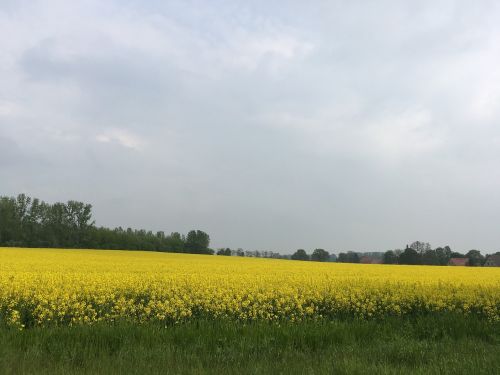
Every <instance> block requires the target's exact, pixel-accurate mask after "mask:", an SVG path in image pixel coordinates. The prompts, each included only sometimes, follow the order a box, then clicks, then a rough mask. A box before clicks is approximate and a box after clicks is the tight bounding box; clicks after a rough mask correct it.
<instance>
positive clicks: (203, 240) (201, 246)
mask: <svg viewBox="0 0 500 375" xmlns="http://www.w3.org/2000/svg"><path fill="white" fill-rule="evenodd" d="M209 244H210V237H209V235H208V234H207V233H205V232H203V231H201V230H192V231H190V232H189V233H188V234H187V236H186V245H185V249H186V252H188V253H192V254H210V253H211V251H210V249H209V248H208V245H209Z"/></svg>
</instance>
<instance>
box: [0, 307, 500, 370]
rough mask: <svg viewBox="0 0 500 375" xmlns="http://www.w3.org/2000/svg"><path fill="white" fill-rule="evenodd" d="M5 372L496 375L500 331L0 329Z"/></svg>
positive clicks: (467, 323)
mask: <svg viewBox="0 0 500 375" xmlns="http://www.w3.org/2000/svg"><path fill="white" fill-rule="evenodd" d="M0 372H1V373H6V374H44V373H45V374H72V373H76V374H80V373H82V374H96V373H99V374H125V373H126V374H145V373H153V374H160V373H161V374H374V373H381V374H401V373H404V374H407V373H412V374H447V373H450V374H500V324H498V323H496V324H492V323H488V322H486V321H483V320H479V319H477V318H463V317H460V316H456V317H455V316H441V317H420V318H415V319H404V320H403V319H388V320H384V321H353V320H350V321H349V320H348V321H346V320H344V321H336V322H330V323H326V322H325V323H317V322H316V323H315V322H305V323H300V324H285V325H281V326H277V325H271V324H265V323H256V324H247V325H244V324H238V323H234V322H233V323H231V322H206V321H198V322H196V321H194V322H190V323H185V324H181V325H175V326H168V327H165V326H161V325H158V324H147V325H142V326H140V325H133V324H127V323H118V324H115V325H96V326H79V327H50V328H34V329H28V330H25V331H18V330H14V329H8V328H0Z"/></svg>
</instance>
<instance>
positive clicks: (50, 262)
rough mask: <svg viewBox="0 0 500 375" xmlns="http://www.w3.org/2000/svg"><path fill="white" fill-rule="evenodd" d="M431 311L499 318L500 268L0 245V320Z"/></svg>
mask: <svg viewBox="0 0 500 375" xmlns="http://www.w3.org/2000/svg"><path fill="white" fill-rule="evenodd" d="M435 312H457V313H463V314H476V315H479V316H482V317H485V318H487V319H490V320H499V319H500V268H473V267H434V266H391V265H362V264H335V263H316V262H300V261H286V260H274V259H255V258H238V257H223V256H207V255H190V254H169V253H154V252H138V251H104V250H56V249H10V248H0V320H1V321H2V322H1V324H8V325H13V326H17V327H20V328H22V327H23V326H25V325H29V324H34V325H49V324H82V323H83V324H91V323H93V322H98V321H110V322H111V321H116V320H130V321H134V322H147V321H164V322H178V321H182V320H186V319H194V318H203V319H233V320H241V321H248V320H268V321H280V320H289V321H300V320H304V319H335V318H338V317H344V316H353V317H358V318H362V319H365V318H367V319H369V318H383V317H386V316H401V315H411V314H427V313H435Z"/></svg>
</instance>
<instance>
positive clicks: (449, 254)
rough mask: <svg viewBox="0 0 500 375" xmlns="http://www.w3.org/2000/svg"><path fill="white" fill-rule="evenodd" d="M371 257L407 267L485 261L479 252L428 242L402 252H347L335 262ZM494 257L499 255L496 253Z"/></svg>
mask: <svg viewBox="0 0 500 375" xmlns="http://www.w3.org/2000/svg"><path fill="white" fill-rule="evenodd" d="M366 255H368V256H372V257H373V258H375V259H377V258H378V259H379V260H380V263H383V264H408V265H419V264H421V265H430V266H447V265H448V264H449V263H450V260H451V259H456V258H458V259H466V260H467V265H469V266H482V265H483V264H484V263H485V261H486V256H484V255H483V254H481V251H479V250H475V249H473V250H469V251H468V252H467V253H465V254H463V253H460V252H457V251H453V250H452V249H451V248H450V246H444V247H436V248H435V249H432V247H431V245H430V244H429V243H428V242H421V241H415V242H413V243H412V244H411V245H409V246H408V245H407V246H406V248H405V249H404V250H401V249H396V250H387V251H386V252H384V253H365V254H363V253H356V252H352V251H349V252H347V253H340V254H339V256H338V259H337V261H338V262H342V263H360V262H361V261H362V258H363V256H366ZM496 255H500V252H499V253H496Z"/></svg>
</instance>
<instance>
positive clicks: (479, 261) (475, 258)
mask: <svg viewBox="0 0 500 375" xmlns="http://www.w3.org/2000/svg"><path fill="white" fill-rule="evenodd" d="M465 256H466V257H467V258H469V265H470V266H482V265H483V263H484V261H485V258H484V256H483V255H482V254H481V252H480V251H479V250H469V251H468V252H467V254H465Z"/></svg>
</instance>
